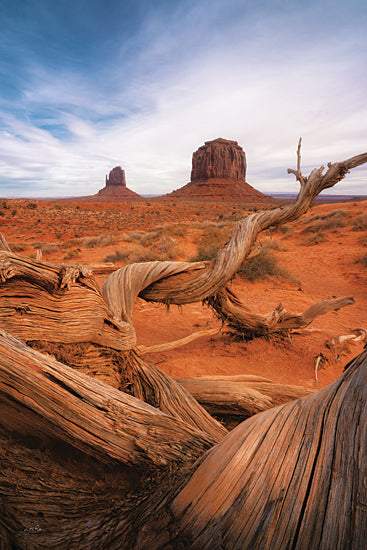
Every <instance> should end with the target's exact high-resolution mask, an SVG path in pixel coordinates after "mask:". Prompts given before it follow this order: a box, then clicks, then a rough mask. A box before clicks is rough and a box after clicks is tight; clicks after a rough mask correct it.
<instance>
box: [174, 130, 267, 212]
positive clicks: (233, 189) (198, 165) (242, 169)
mask: <svg viewBox="0 0 367 550" xmlns="http://www.w3.org/2000/svg"><path fill="white" fill-rule="evenodd" d="M246 167H247V164H246V154H245V152H244V150H243V149H242V147H241V146H240V145H238V143H237V141H231V140H229V139H223V138H218V139H215V140H213V141H206V142H205V144H204V145H202V146H201V147H199V149H198V150H197V151H195V153H193V155H192V170H191V181H190V182H189V183H187V184H186V185H184V186H183V187H181V188H180V189H177V190H176V191H173V192H172V193H169V194H168V195H165V197H167V198H173V199H183V200H184V199H187V200H225V201H242V202H251V203H255V202H256V203H262V202H271V201H272V199H271V198H270V197H268V196H266V195H264V194H263V193H261V192H260V191H257V189H254V188H253V187H252V186H251V185H249V184H248V183H247V182H246Z"/></svg>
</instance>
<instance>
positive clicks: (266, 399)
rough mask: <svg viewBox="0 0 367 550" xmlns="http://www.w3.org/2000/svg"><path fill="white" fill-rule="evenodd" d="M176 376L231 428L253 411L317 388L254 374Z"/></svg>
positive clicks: (275, 404)
mask: <svg viewBox="0 0 367 550" xmlns="http://www.w3.org/2000/svg"><path fill="white" fill-rule="evenodd" d="M176 380H177V382H179V383H180V384H181V385H182V386H183V387H184V388H186V389H187V391H189V392H190V393H191V394H192V396H193V397H195V399H196V400H197V401H198V402H199V403H200V404H201V405H202V406H203V407H204V408H205V409H206V410H207V411H208V412H209V413H210V414H211V415H212V416H214V417H215V418H218V419H220V421H221V422H222V423H223V424H224V425H225V426H226V427H227V428H228V429H232V428H234V427H235V426H236V425H237V424H240V423H241V422H242V421H243V420H245V419H246V418H249V417H250V416H253V415H254V414H258V413H259V412H262V411H265V410H267V409H269V408H271V407H275V406H277V405H280V404H282V403H287V402H288V401H292V400H294V399H299V398H300V397H304V396H305V395H310V394H311V393H313V392H314V390H312V389H310V388H305V387H302V386H294V385H290V384H277V383H275V382H273V381H272V380H268V379H266V378H261V377H257V376H252V375H237V376H205V375H203V376H195V377H190V378H177V379H176Z"/></svg>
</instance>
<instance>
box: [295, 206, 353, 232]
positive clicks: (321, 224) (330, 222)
mask: <svg viewBox="0 0 367 550" xmlns="http://www.w3.org/2000/svg"><path fill="white" fill-rule="evenodd" d="M347 218H348V212H346V211H345V210H334V212H330V214H326V215H325V216H314V217H313V218H311V219H310V220H308V226H307V227H306V228H305V229H303V230H302V231H301V235H304V234H306V233H319V232H321V231H336V230H338V229H341V228H343V227H345V226H346V225H347Z"/></svg>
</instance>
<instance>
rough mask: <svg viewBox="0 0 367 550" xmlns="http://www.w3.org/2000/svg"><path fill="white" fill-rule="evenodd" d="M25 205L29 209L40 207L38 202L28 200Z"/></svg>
mask: <svg viewBox="0 0 367 550" xmlns="http://www.w3.org/2000/svg"><path fill="white" fill-rule="evenodd" d="M25 207H26V208H28V209H29V210H36V209H37V208H38V204H37V203H36V202H28V203H27V204H26V205H25Z"/></svg>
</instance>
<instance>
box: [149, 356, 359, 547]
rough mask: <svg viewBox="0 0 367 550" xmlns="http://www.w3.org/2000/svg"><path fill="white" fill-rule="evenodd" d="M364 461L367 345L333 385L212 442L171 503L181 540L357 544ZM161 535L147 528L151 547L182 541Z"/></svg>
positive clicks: (214, 543)
mask: <svg viewBox="0 0 367 550" xmlns="http://www.w3.org/2000/svg"><path fill="white" fill-rule="evenodd" d="M366 465H367V351H365V352H364V353H362V354H361V355H360V356H358V357H357V358H356V359H355V360H353V361H352V362H351V363H350V364H349V366H348V368H347V370H346V371H345V373H344V374H343V375H342V376H341V377H340V378H339V379H338V380H336V382H334V383H333V384H331V385H330V386H328V387H326V388H324V389H322V390H320V391H318V392H316V393H314V394H313V395H310V396H308V397H305V398H303V399H300V400H297V401H294V402H292V403H288V404H286V405H283V406H281V407H278V408H275V409H270V410H268V411H266V412H263V413H261V414H259V415H256V416H253V417H252V418H250V419H248V420H247V421H245V422H243V423H242V424H241V425H240V426H238V427H237V428H236V429H235V430H233V431H232V432H231V433H230V434H229V435H228V436H227V437H226V438H225V439H224V440H223V441H222V442H221V443H220V444H219V445H217V446H216V447H215V448H213V449H212V450H211V451H210V452H209V453H208V454H207V455H206V457H205V458H204V460H203V461H202V463H201V464H200V466H199V467H198V468H197V469H196V470H195V472H194V474H193V475H192V477H191V479H190V481H189V482H188V483H187V485H186V486H185V487H184V488H183V489H182V490H181V491H180V493H179V494H178V495H177V497H176V498H175V499H174V500H173V502H172V504H171V506H170V510H171V511H172V512H173V514H174V518H173V521H174V523H175V525H176V526H178V537H177V540H188V541H189V547H190V548H193V549H200V550H205V549H207V550H209V549H210V550H212V549H214V550H215V549H218V550H219V549H221V548H228V549H229V548H230V549H242V548H261V549H263V550H270V549H271V550H280V549H282V548H294V549H295V550H297V549H300V550H301V549H302V550H305V549H306V550H311V549H314V548H335V549H340V550H341V549H344V548H348V550H360V548H364V546H365V541H366V537H367V485H366V476H367V466H366ZM163 539H164V535H163V534H162V533H158V534H156V537H155V538H152V535H150V540H151V541H152V544H153V546H152V547H155V548H163V547H165V548H175V543H176V542H175V540H173V541H172V540H171V541H169V544H167V541H165V542H163ZM165 545H166V546H165Z"/></svg>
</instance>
